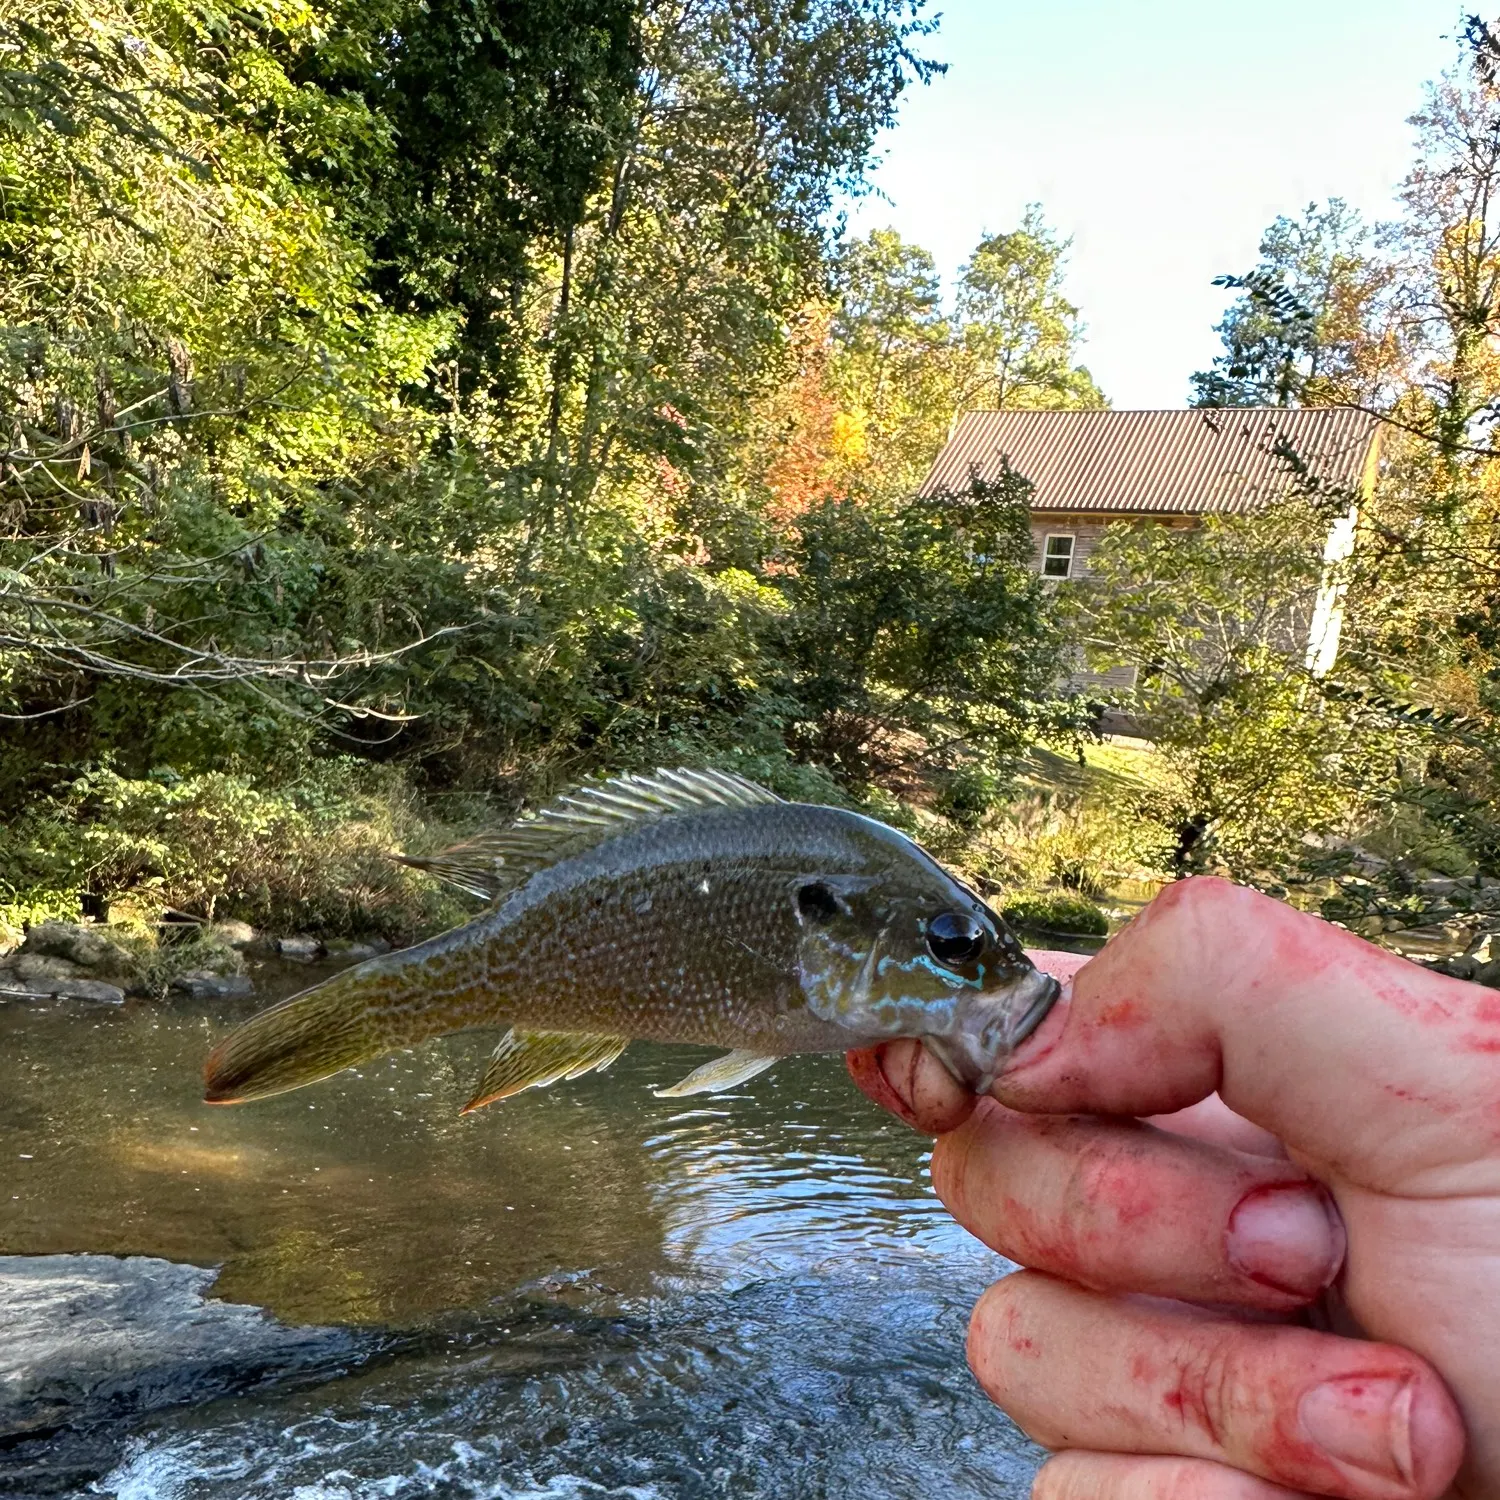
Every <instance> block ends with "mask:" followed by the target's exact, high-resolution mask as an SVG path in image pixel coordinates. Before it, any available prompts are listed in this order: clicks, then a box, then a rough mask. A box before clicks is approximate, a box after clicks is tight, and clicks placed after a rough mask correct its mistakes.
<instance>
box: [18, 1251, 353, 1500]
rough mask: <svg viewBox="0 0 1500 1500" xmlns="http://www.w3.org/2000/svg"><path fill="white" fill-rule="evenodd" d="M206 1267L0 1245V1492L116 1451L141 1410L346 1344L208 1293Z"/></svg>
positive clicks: (59, 1475) (227, 1386)
mask: <svg viewBox="0 0 1500 1500" xmlns="http://www.w3.org/2000/svg"><path fill="white" fill-rule="evenodd" d="M216 1275H217V1272H214V1271H209V1270H204V1269H203V1268H201V1267H199V1266H184V1265H177V1264H175V1263H173V1262H172V1261H166V1260H156V1259H153V1258H149V1257H146V1256H128V1257H125V1258H123V1259H120V1258H116V1257H114V1256H110V1255H37V1256H31V1255H4V1256H0V1327H3V1328H4V1329H5V1338H4V1340H3V1341H0V1493H4V1494H7V1495H18V1494H26V1495H41V1494H57V1493H61V1491H62V1489H63V1488H65V1487H66V1488H68V1489H71V1488H72V1486H73V1485H74V1484H76V1483H77V1482H78V1481H79V1480H82V1479H86V1478H87V1477H89V1476H91V1475H92V1474H98V1473H100V1472H102V1471H103V1469H104V1468H106V1467H108V1465H109V1464H110V1463H112V1462H114V1461H115V1458H116V1457H117V1455H118V1452H119V1449H120V1445H121V1443H122V1442H123V1440H124V1435H125V1427H126V1424H127V1423H128V1422H129V1421H130V1420H131V1419H132V1418H134V1417H136V1416H138V1415H139V1414H140V1413H142V1412H146V1411H151V1410H154V1409H157V1408H161V1407H166V1406H175V1405H179V1404H181V1403H184V1402H194V1401H202V1400H206V1399H208V1398H210V1397H212V1396H215V1395H220V1394H222V1393H224V1392H225V1391H229V1390H234V1389H238V1388H243V1387H245V1386H246V1385H248V1384H251V1383H255V1382H258V1381H260V1380H263V1379H265V1378H266V1377H267V1376H275V1375H278V1374H284V1373H293V1372H295V1371H297V1370H299V1369H302V1368H305V1367H307V1366H308V1365H310V1364H314V1363H320V1362H323V1361H326V1360H328V1359H330V1358H332V1359H343V1358H346V1357H347V1356H348V1355H349V1354H350V1353H352V1352H356V1345H355V1341H354V1338H353V1337H352V1336H351V1335H350V1334H348V1333H346V1332H344V1331H343V1330H340V1329H332V1328H289V1327H287V1326H285V1325H284V1324H280V1323H277V1322H275V1321H274V1320H272V1319H271V1318H269V1317H267V1316H266V1315H265V1314H264V1313H262V1312H261V1310H260V1309H259V1308H256V1307H245V1306H241V1305H238V1304H235V1303H230V1302H214V1301H211V1300H209V1299H208V1298H207V1297H206V1295H205V1294H206V1293H207V1291H208V1289H209V1287H210V1286H211V1285H212V1284H213V1280H214V1277H215V1276H216Z"/></svg>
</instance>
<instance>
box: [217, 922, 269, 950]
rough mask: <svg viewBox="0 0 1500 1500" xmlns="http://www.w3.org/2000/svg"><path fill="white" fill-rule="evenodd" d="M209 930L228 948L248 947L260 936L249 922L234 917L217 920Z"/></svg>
mask: <svg viewBox="0 0 1500 1500" xmlns="http://www.w3.org/2000/svg"><path fill="white" fill-rule="evenodd" d="M208 930H209V932H210V933H211V934H212V935H213V936H214V937H215V938H217V939H218V941H219V942H221V943H223V944H224V946H225V947H226V948H248V947H250V946H251V945H252V944H253V943H255V942H257V941H258V940H259V938H260V934H259V933H258V932H257V931H256V930H255V929H254V928H253V927H252V926H251V925H250V924H249V923H248V922H240V921H236V920H235V918H233V917H230V918H228V919H227V920H225V921H223V922H215V923H214V924H213V926H212V927H210V928H209V929H208Z"/></svg>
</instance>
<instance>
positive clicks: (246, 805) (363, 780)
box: [0, 760, 464, 942]
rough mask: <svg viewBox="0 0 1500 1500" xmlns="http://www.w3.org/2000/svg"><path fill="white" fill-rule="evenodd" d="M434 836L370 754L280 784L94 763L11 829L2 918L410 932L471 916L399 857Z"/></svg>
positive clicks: (0, 842) (11, 921)
mask: <svg viewBox="0 0 1500 1500" xmlns="http://www.w3.org/2000/svg"><path fill="white" fill-rule="evenodd" d="M423 836H424V823H423V820H422V818H421V815H420V813H419V811H418V809H417V806H416V804H415V801H414V799H413V798H412V797H411V795H410V793H409V792H408V791H407V790H406V789H405V787H404V785H403V784H402V782H401V781H400V779H399V778H398V777H397V776H395V775H393V774H391V773H390V772H387V771H383V770H381V769H380V768H376V767H371V766H368V765H365V764H363V763H360V762H354V761H348V760H344V761H328V762H323V763H321V764H320V765H318V766H317V767H315V768H314V770H313V771H312V772H310V773H309V774H308V775H307V776H305V777H304V778H303V779H302V780H300V781H299V782H297V783H296V784H294V785H292V786H290V787H287V788H285V789H282V790H277V791H269V790H266V789H264V788H259V787H256V786H255V785H254V784H252V783H251V782H250V781H249V780H247V779H246V778H244V777H242V776H233V775H228V774H225V773H222V772H207V773H205V774H202V775H197V776H188V777H179V776H177V775H176V774H175V773H173V772H171V771H168V770H163V771H159V772H158V773H156V774H155V775H154V776H151V777H148V778H144V779H128V778H126V777H123V776H120V775H118V774H117V773H115V772H114V771H112V770H110V769H108V768H102V769H97V770H94V771H90V772H88V773H86V774H84V775H82V776H79V777H76V778H74V779H73V780H71V781H68V782H65V783H63V784H62V785H60V786H58V787H56V788H54V790H53V792H52V793H51V795H50V796H47V797H45V798H41V799H38V800H37V801H36V802H34V803H33V804H32V805H31V806H30V807H28V808H27V809H26V811H25V812H23V813H22V815H21V816H20V817H19V818H17V819H15V820H14V821H13V822H12V823H10V824H9V825H8V826H7V827H6V828H5V829H4V830H3V832H0V870H3V871H4V874H3V876H0V921H4V922H5V924H6V925H7V926H8V927H10V928H11V929H12V930H14V929H15V928H18V927H19V926H21V925H22V924H23V923H25V924H28V925H29V924H30V923H32V922H34V921H36V920H37V919H38V918H39V917H43V916H60V917H65V918H68V917H76V916H77V915H78V914H79V912H80V911H81V910H83V909H84V908H85V907H86V906H87V907H89V908H91V909H92V910H94V911H96V912H97V911H100V910H108V909H109V908H115V910H116V914H117V915H123V916H125V917H126V918H134V919H135V920H136V921H141V922H146V923H151V922H155V921H156V920H158V919H159V918H160V917H161V915H162V914H163V913H164V912H167V911H175V912H179V913H183V914H186V915H187V916H190V917H196V918H199V919H202V920H204V921H208V920H212V919H214V918H219V917H229V916H233V917H239V918H241V919H243V920H245V921H247V922H250V923H251V924H252V925H254V926H257V927H263V928H267V929H269V930H271V931H276V932H313V933H340V932H349V931H357V932H371V933H379V934H380V935H382V936H384V937H386V938H389V939H390V940H391V941H393V942H403V941H410V940H411V939H413V938H414V937H417V936H419V935H421V934H422V933H425V932H428V931H430V930H432V929H433V928H434V927H437V926H441V925H445V924H446V923H448V922H450V921H453V920H456V919H458V918H460V917H461V916H462V915H463V914H464V912H463V909H462V908H461V907H459V905H458V904H457V903H456V902H455V901H453V900H450V899H449V898H448V897H447V896H445V895H443V894H442V893H441V892H440V891H439V890H438V889H437V888H436V887H434V886H433V885H432V883H431V882H430V881H428V880H427V879H425V878H424V877H422V876H419V875H417V874H415V873H414V872H412V871H410V870H407V869H405V868H403V867H402V866H399V865H397V864H395V863H394V862H393V861H392V860H391V859H390V858H389V854H390V851H391V850H392V849H393V848H397V847H400V846H401V845H402V844H403V843H405V842H407V841H408V840H414V839H417V838H422V837H423ZM428 840H429V841H430V836H428Z"/></svg>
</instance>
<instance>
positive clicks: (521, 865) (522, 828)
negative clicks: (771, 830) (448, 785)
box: [395, 770, 782, 901]
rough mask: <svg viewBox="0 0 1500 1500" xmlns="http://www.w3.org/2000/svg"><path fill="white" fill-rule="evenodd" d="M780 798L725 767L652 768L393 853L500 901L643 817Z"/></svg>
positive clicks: (588, 785)
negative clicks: (506, 820) (422, 849)
mask: <svg viewBox="0 0 1500 1500" xmlns="http://www.w3.org/2000/svg"><path fill="white" fill-rule="evenodd" d="M781 800H782V799H781V798H780V797H778V796H777V795H776V794H775V793H774V792H768V791H767V790H766V789H765V788H764V787H760V786H756V785H755V783H754V782H752V781H746V780H745V779H744V777H742V776H735V775H733V774H731V773H730V772H728V771H687V770H678V771H654V772H652V773H651V775H649V776H616V777H614V778H612V779H611V780H609V781H590V782H585V783H584V785H583V786H581V787H579V788H577V789H576V790H575V791H572V792H569V793H567V794H566V795H564V796H561V797H558V798H557V799H556V800H555V801H553V802H551V803H549V804H548V805H547V806H546V807H544V808H542V809H541V811H540V812H538V813H536V814H534V815H532V816H528V817H524V818H520V819H518V820H517V821H516V822H514V823H512V824H511V825H510V826H509V827H507V828H496V829H490V830H488V831H486V832H484V833H480V834H476V835H475V836H474V837H473V838H471V839H465V840H464V842H463V843H461V844H455V845H454V846H453V847H452V848H451V849H444V850H443V851H442V852H441V853H439V854H430V855H403V854H398V855H396V856H395V857H396V859H397V860H398V861H400V863H402V864H405V865H412V866H414V867H415V868H416V869H418V870H426V871H427V872H428V873H429V874H431V875H435V876H437V878H438V879H439V880H446V881H447V882H448V883H449V884H450V885H455V886H457V887H458V888H459V890H461V891H467V892H468V893H469V894H470V895H471V896H478V897H479V898H480V899H481V900H485V901H498V900H499V899H500V898H501V897H502V896H504V895H505V894H506V893H507V892H509V891H512V890H514V889H516V887H517V886H520V885H524V884H525V883H526V881H527V880H529V879H530V878H531V876H532V875H534V874H535V873H536V872H537V871H538V870H542V869H545V868H547V866H549V865H554V864H557V863H559V862H560V861H562V860H564V859H568V858H570V857H571V856H573V855H575V854H581V853H582V852H583V851H584V850H585V849H589V848H592V847H593V846H594V845H596V844H602V843H605V842H606V841H607V840H609V839H612V838H614V837H616V836H617V835H619V834H622V833H628V832H630V831H631V829H633V828H636V827H639V826H641V825H643V824H646V823H654V822H658V821H659V820H661V819H662V818H673V817H681V816H683V815H685V814H689V813H703V812H713V811H722V810H723V809H725V808H734V807H753V806H755V805H756V804H757V803H766V802H780V801H781Z"/></svg>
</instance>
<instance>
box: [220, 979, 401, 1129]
mask: <svg viewBox="0 0 1500 1500" xmlns="http://www.w3.org/2000/svg"><path fill="white" fill-rule="evenodd" d="M342 977H343V976H342V975H340V976H337V977H336V978H335V979H333V980H331V981H330V982H329V983H327V984H321V985H319V986H318V987H317V988H316V989H311V990H305V991H304V992H303V993H302V994H300V995H293V996H292V997H291V999H289V1000H283V1001H282V1002H281V1003H280V1004H279V1005H273V1006H271V1007H270V1008H269V1009H268V1010H263V1011H261V1013H260V1014H259V1015H257V1016H252V1017H251V1018H250V1019H249V1020H248V1021H246V1022H245V1024H244V1025H243V1026H240V1027H238V1028H237V1029H236V1030H235V1031H232V1032H231V1033H230V1034H229V1035H228V1036H227V1037H225V1038H224V1040H223V1041H222V1042H220V1043H219V1045H218V1046H217V1047H215V1048H214V1050H213V1052H212V1053H211V1054H210V1055H209V1059H208V1061H207V1062H206V1063H205V1064H204V1067H203V1082H204V1089H203V1097H204V1099H206V1100H207V1101H208V1103H210V1104H238V1103H240V1102H241V1101H242V1100H246V1099H264V1098H266V1097H268V1096H269V1095H271V1094H281V1093H285V1092H286V1091H287V1090H288V1089H296V1088H301V1087H302V1085H303V1084H305V1083H315V1082H316V1081H317V1080H318V1079H320V1078H327V1077H328V1076H329V1074H331V1073H337V1072H339V1071H340V1070H341V1069H344V1068H348V1067H352V1066H353V1065H354V1064H355V1063H359V1062H364V1061H365V1060H366V1059H367V1058H370V1057H374V1056H375V1055H376V1054H377V1053H380V1052H383V1051H385V1048H386V1044H385V1042H384V1041H382V1040H381V1038H380V1036H379V1035H378V1031H377V1028H375V1027H373V1026H371V1025H369V1024H368V1019H369V1018H368V1015H367V1007H364V1006H361V1005H360V1004H358V1002H357V1001H356V1002H355V1003H354V1004H351V1003H350V1000H351V997H350V995H349V994H348V993H347V988H348V987H347V986H346V985H341V984H340V983H339V982H338V981H339V979H340V978H342Z"/></svg>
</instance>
